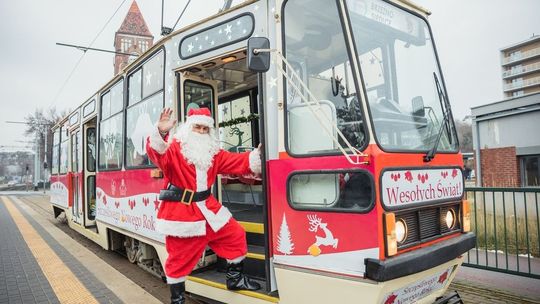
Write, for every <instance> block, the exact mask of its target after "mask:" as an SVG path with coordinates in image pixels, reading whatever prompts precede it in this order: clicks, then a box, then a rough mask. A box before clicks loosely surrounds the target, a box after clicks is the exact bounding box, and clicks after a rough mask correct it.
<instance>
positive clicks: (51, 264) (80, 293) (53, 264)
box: [1, 196, 98, 303]
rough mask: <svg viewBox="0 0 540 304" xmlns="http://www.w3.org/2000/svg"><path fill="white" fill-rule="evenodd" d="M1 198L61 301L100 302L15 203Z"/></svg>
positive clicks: (3, 197)
mask: <svg viewBox="0 0 540 304" xmlns="http://www.w3.org/2000/svg"><path fill="white" fill-rule="evenodd" d="M1 199H2V200H3V201H4V205H5V206H6V208H7V210H8V211H9V213H10V214H11V217H12V218H13V220H14V221H15V224H16V225H17V227H18V228H19V231H20V232H21V234H22V236H23V238H24V240H25V242H26V244H27V245H28V247H29V248H30V251H31V252H32V254H33V255H34V257H35V258H36V261H37V262H38V264H39V267H41V270H42V271H43V274H44V275H45V277H46V278H47V280H48V281H49V284H51V287H52V289H53V290H54V292H55V293H56V297H57V298H58V300H59V301H60V303H98V301H96V299H95V298H94V297H93V296H92V295H91V294H90V292H89V291H88V289H86V287H84V285H83V284H82V283H81V282H80V281H79V280H78V279H77V277H76V276H75V275H74V274H73V272H71V270H69V268H67V267H66V265H65V264H64V263H63V262H62V260H61V259H60V258H59V257H58V256H57V255H56V253H55V252H54V251H53V250H52V249H51V248H50V247H49V245H48V244H47V243H46V242H45V241H44V240H43V239H42V238H41V236H40V235H39V233H37V231H36V230H35V229H34V227H32V225H30V223H29V222H28V221H27V220H26V218H24V216H23V215H22V214H21V212H20V211H19V210H18V209H17V208H16V207H15V206H14V205H13V202H12V201H11V200H10V199H9V198H7V197H5V196H2V197H1Z"/></svg>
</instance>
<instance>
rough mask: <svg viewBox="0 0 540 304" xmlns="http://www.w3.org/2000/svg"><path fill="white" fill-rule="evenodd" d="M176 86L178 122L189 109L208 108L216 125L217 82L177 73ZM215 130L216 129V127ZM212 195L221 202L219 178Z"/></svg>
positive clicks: (184, 118)
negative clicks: (177, 92)
mask: <svg viewBox="0 0 540 304" xmlns="http://www.w3.org/2000/svg"><path fill="white" fill-rule="evenodd" d="M176 77H177V81H178V82H177V84H178V88H179V91H180V92H179V94H178V96H179V98H178V104H177V107H178V113H179V114H178V116H179V117H181V118H180V119H178V121H179V122H180V121H181V122H184V121H185V120H186V116H187V114H188V112H189V110H190V109H198V108H203V107H204V108H208V109H210V112H211V113H212V117H214V121H215V122H216V123H217V122H218V121H219V120H218V117H217V113H218V111H217V104H218V100H217V82H216V81H213V80H209V79H205V78H202V77H198V76H195V75H191V74H189V73H187V72H182V73H177V74H176ZM216 129H217V127H216ZM214 186H215V187H214V188H213V191H212V193H213V194H214V196H215V197H216V198H217V199H218V200H219V201H220V202H221V188H220V187H221V180H220V177H218V179H217V180H216V185H214Z"/></svg>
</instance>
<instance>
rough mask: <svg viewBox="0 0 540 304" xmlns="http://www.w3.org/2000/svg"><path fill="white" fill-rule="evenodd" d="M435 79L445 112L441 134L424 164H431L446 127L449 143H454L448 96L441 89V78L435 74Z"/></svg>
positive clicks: (426, 156) (425, 156) (440, 129)
mask: <svg viewBox="0 0 540 304" xmlns="http://www.w3.org/2000/svg"><path fill="white" fill-rule="evenodd" d="M433 79H435V86H436V87H437V95H439V102H440V103H441V107H442V110H443V121H442V122H441V126H440V128H439V133H438V134H437V138H436V139H435V143H433V147H432V148H431V149H430V150H429V151H428V152H427V153H426V155H424V162H430V161H431V160H432V159H433V158H434V157H435V154H436V153H437V147H438V146H439V142H440V141H441V137H442V134H443V131H444V129H445V127H446V132H447V134H448V141H449V142H450V143H452V134H451V132H450V123H449V118H450V104H448V99H447V98H446V95H444V91H443V89H442V87H441V83H440V82H439V78H438V77H437V74H436V73H435V72H433Z"/></svg>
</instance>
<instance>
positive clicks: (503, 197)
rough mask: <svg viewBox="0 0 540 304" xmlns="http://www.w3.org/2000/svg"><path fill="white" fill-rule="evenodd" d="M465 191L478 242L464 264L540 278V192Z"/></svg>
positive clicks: (490, 189) (522, 189)
mask: <svg viewBox="0 0 540 304" xmlns="http://www.w3.org/2000/svg"><path fill="white" fill-rule="evenodd" d="M465 190H466V198H467V199H468V200H469V203H470V207H471V231H473V232H474V233H475V234H476V237H477V241H476V247H475V248H473V249H471V250H470V251H469V252H468V255H467V257H466V258H465V262H464V265H466V266H470V267H477V268H483V269H489V270H495V271H501V272H506V273H512V274H518V275H522V276H527V277H533V278H537V279H540V258H539V257H540V254H539V251H540V249H539V247H540V226H539V224H540V223H539V218H538V213H539V212H538V201H539V196H540V189H536V188H484V187H468V188H466V189H465Z"/></svg>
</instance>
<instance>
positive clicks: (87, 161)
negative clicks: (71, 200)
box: [82, 120, 96, 228]
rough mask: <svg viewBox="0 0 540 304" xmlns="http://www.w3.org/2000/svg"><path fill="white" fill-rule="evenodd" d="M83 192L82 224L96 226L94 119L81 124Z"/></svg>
mask: <svg viewBox="0 0 540 304" xmlns="http://www.w3.org/2000/svg"><path fill="white" fill-rule="evenodd" d="M83 130H84V136H83V138H84V139H83V147H84V148H83V151H84V152H83V168H82V169H83V170H82V173H83V179H84V182H83V184H84V187H83V192H82V193H84V194H83V195H84V198H85V208H84V226H85V227H87V228H89V227H95V226H96V124H95V122H94V120H92V121H90V122H88V123H86V124H84V126H83Z"/></svg>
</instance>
